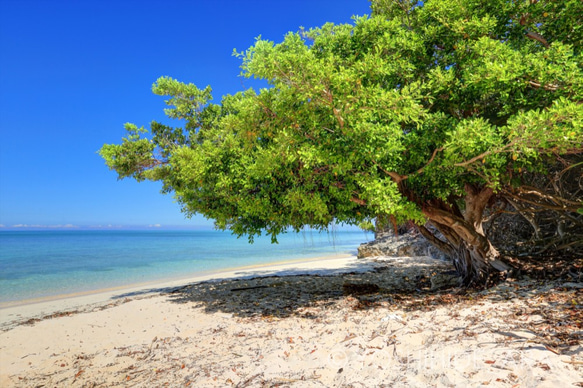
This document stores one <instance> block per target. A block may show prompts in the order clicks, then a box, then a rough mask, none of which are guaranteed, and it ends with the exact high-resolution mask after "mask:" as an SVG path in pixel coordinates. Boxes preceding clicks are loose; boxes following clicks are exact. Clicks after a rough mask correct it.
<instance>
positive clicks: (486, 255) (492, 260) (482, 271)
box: [419, 185, 511, 287]
mask: <svg viewBox="0 0 583 388" xmlns="http://www.w3.org/2000/svg"><path fill="white" fill-rule="evenodd" d="M466 193H467V194H466V197H465V209H464V212H463V213H462V212H461V211H459V209H457V207H456V206H455V204H453V202H452V203H451V204H447V203H445V202H444V201H441V200H439V201H431V202H430V203H428V204H427V205H426V206H425V207H424V208H423V212H424V214H425V215H426V216H427V217H428V218H429V220H430V222H431V223H432V224H433V225H434V226H435V227H436V229H437V230H438V231H439V232H441V234H442V235H443V236H444V237H445V239H446V241H443V240H441V239H438V238H437V237H436V236H435V235H431V236H429V235H428V234H431V232H429V231H428V230H427V229H426V228H424V227H420V228H419V230H420V231H421V233H422V234H423V235H424V236H425V237H427V238H428V239H429V241H430V242H432V243H433V244H434V245H436V246H437V248H439V249H440V250H442V251H443V252H444V253H446V254H447V255H449V256H450V257H451V258H452V260H453V263H454V265H455V267H456V269H457V271H458V273H459V274H460V276H461V277H462V282H463V284H464V285H465V286H478V287H479V286H484V285H486V283H487V282H488V279H489V278H490V277H491V276H492V275H493V274H496V273H500V272H505V271H508V270H510V268H511V267H509V266H508V265H507V264H505V263H504V262H502V261H501V255H500V253H499V252H498V250H497V249H496V248H495V247H494V246H493V245H492V243H491V242H490V240H488V238H487V237H486V235H485V234H484V229H483V226H482V219H483V213H484V209H485V208H486V205H487V204H488V201H489V200H490V198H491V197H492V195H493V191H492V189H490V188H476V187H473V186H470V185H467V186H466Z"/></svg>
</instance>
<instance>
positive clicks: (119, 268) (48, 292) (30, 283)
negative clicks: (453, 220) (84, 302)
mask: <svg viewBox="0 0 583 388" xmlns="http://www.w3.org/2000/svg"><path fill="white" fill-rule="evenodd" d="M372 238H373V236H372V235H371V234H365V233H364V232H362V231H337V232H334V233H331V234H326V233H318V232H303V233H300V234H295V233H289V234H284V235H282V236H280V237H279V238H278V240H279V244H271V240H270V238H268V237H261V238H256V239H255V243H254V244H249V242H248V241H247V239H246V238H240V239H237V238H236V237H235V236H233V235H231V234H230V233H228V232H220V231H214V230H213V231H163V230H156V231H81V230H75V231H3V232H0V302H10V301H19V300H25V299H33V298H41V297H47V296H54V295H62V294H69V293H76V292H84V291H93V290H99V289H104V288H111V287H119V286H125V285H130V284H136V283H143V282H153V281H158V280H165V279H171V278H179V277H185V278H186V277H189V276H192V275H196V274H200V273H202V272H215V271H220V270H224V269H227V268H236V267H242V266H248V265H258V264H269V263H276V262H280V261H284V260H294V259H302V258H310V257H320V256H328V255H336V254H345V253H348V254H356V249H357V247H358V245H359V244H361V243H363V242H366V241H369V240H371V239H372Z"/></svg>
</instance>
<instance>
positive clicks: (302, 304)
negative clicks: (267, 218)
mask: <svg viewBox="0 0 583 388" xmlns="http://www.w3.org/2000/svg"><path fill="white" fill-rule="evenodd" d="M444 274H445V275H446V276H449V277H450V279H451V280H453V281H454V283H455V281H456V280H457V278H456V277H455V273H454V272H453V266H451V265H450V264H449V263H446V262H443V261H439V260H435V259H432V258H428V257H414V258H413V257H411V258H383V259H373V260H362V261H358V262H355V263H353V264H352V265H350V266H348V267H345V268H342V269H340V270H336V271H330V270H327V269H323V268H322V269H318V268H314V269H310V270H309V271H306V270H301V269H297V268H295V269H294V268H292V269H286V270H285V271H263V270H249V271H241V272H239V273H237V278H235V279H219V280H214V281H207V282H200V283H194V284H189V285H186V286H183V287H180V288H176V289H173V290H168V289H167V290H160V291H163V292H165V293H167V294H168V296H169V300H170V301H172V302H174V303H189V304H193V306H195V307H202V308H204V311H205V312H207V313H215V312H221V313H226V314H232V315H233V316H236V317H241V318H246V317H256V316H273V317H279V318H285V317H289V316H292V315H298V314H301V315H302V316H304V315H305V308H309V307H313V306H318V307H319V308H326V306H331V305H333V304H335V303H336V302H337V301H339V300H341V299H343V298H347V297H351V298H353V299H354V301H355V303H356V304H355V306H354V308H363V309H365V308H373V307H375V306H378V305H379V304H381V303H383V302H391V303H394V302H395V301H396V300H400V299H402V298H405V297H407V296H412V295H428V294H435V295H437V294H439V293H441V292H442V291H438V290H431V279H432V278H434V277H436V276H441V277H443V276H444ZM444 303H448V302H445V301H444ZM308 315H309V314H308ZM307 317H308V318H309V316H307Z"/></svg>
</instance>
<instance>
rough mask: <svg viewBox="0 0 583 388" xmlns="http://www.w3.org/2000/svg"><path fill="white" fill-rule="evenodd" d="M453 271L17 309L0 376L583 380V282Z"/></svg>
mask: <svg viewBox="0 0 583 388" xmlns="http://www.w3.org/2000/svg"><path fill="white" fill-rule="evenodd" d="M450 269H451V268H449V267H448V265H446V264H445V263H443V262H439V261H437V260H434V259H430V258H424V257H417V258H369V259H356V258H355V257H341V258H326V259H319V260H310V261H304V262H291V263H284V264H279V265H273V266H268V267H253V268H243V269H237V270H232V271H228V272H222V273H218V274H207V275H205V276H204V277H200V278H197V279H190V280H187V281H185V280H181V281H174V282H173V283H166V284H159V285H143V286H140V287H132V288H129V289H123V290H109V291H107V292H104V293H97V294H91V295H83V296H76V297H70V298H67V299H59V300H52V301H44V302H40V303H31V304H25V305H20V306H11V307H5V308H3V309H1V310H0V318H1V321H0V324H1V328H2V332H1V333H0V386H1V387H37V386H47V387H48V386H51V387H53V386H55V387H125V386H132V387H151V386H169V387H189V386H190V387H275V386H280V387H283V386H289V387H482V386H488V387H572V386H583V351H582V350H583V347H582V343H581V337H582V330H583V329H582V327H581V324H582V322H581V303H582V300H581V295H582V293H581V288H580V286H581V284H580V283H575V284H573V283H569V284H562V283H560V282H547V283H545V284H540V283H537V282H535V281H532V280H521V281H507V282H505V283H502V284H500V285H498V286H496V287H494V288H493V289H490V290H487V291H483V292H470V293H464V292H462V291H461V290H459V289H455V288H453V289H451V288H450V289H441V290H440V289H434V290H430V288H431V284H432V279H434V278H435V277H436V276H439V275H440V274H441V273H444V272H447V271H448V270H450ZM433 284H434V285H435V284H436V283H435V282H433ZM434 288H436V287H434Z"/></svg>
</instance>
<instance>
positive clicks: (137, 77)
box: [0, 0, 369, 228]
mask: <svg viewBox="0 0 583 388" xmlns="http://www.w3.org/2000/svg"><path fill="white" fill-rule="evenodd" d="M364 14H369V2H368V1H367V0H294V1H291V0H284V1H277V0H189V1H188V0H179V1H175V0H77V1H74V0H0V131H1V136H2V139H1V141H0V225H2V228H8V227H12V226H14V225H44V226H55V225H68V224H71V225H76V226H81V227H90V226H97V225H102V226H105V225H123V226H129V227H132V226H134V227H135V226H148V225H155V224H160V225H163V226H179V227H180V226H181V227H187V226H196V225H211V224H212V223H211V222H209V221H206V220H204V219H203V218H202V217H197V218H194V219H192V220H185V218H184V216H183V214H182V213H181V212H180V209H179V207H178V205H177V204H176V203H174V201H173V198H172V197H171V196H170V195H162V194H160V192H159V190H160V185H159V184H156V183H139V184H138V183H136V182H134V181H130V180H124V181H117V179H116V174H115V173H114V172H112V171H109V170H108V169H107V168H106V166H105V164H104V162H103V161H102V160H101V158H100V157H99V156H98V155H97V154H96V151H97V150H98V149H99V148H100V147H101V146H102V145H103V144H104V143H112V142H119V141H120V139H121V137H122V136H123V135H124V130H123V124H124V123H125V122H133V123H135V124H137V125H138V126H140V125H144V126H148V124H149V123H150V122H151V121H152V120H154V119H157V120H160V119H162V118H163V108H164V103H163V98H162V97H159V96H155V95H153V94H152V93H151V91H150V88H151V85H152V83H153V82H154V81H155V80H156V79H157V78H158V77H160V76H171V77H173V78H177V79H179V80H180V81H184V82H192V83H195V84H196V85H198V86H200V87H204V86H206V85H211V86H212V87H213V92H214V93H213V94H214V97H215V100H220V97H221V96H222V95H224V94H231V93H235V92H237V91H239V90H241V89H243V88H247V87H250V86H252V84H251V83H250V82H249V81H247V80H244V79H242V78H240V77H239V65H240V62H239V60H238V59H237V58H235V57H233V56H232V52H233V49H237V50H238V51H242V50H245V49H247V48H248V47H249V46H251V45H252V44H253V42H254V39H255V38H256V37H257V36H259V35H261V36H262V37H263V38H265V39H269V40H273V41H276V42H278V41H281V39H282V37H283V36H284V35H285V33H286V32H288V31H297V30H298V28H299V27H300V26H304V27H306V28H308V27H314V26H320V25H322V24H324V23H325V22H328V21H330V22H334V23H350V22H351V17H352V15H364Z"/></svg>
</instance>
